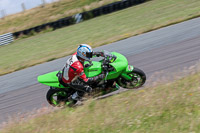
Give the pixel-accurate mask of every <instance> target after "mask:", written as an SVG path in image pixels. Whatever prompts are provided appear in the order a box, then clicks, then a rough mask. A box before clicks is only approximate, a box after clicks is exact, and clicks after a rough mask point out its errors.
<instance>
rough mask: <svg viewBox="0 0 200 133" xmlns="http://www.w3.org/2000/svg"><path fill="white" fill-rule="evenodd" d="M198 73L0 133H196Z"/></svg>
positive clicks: (199, 128) (199, 113) (199, 110)
mask: <svg viewBox="0 0 200 133" xmlns="http://www.w3.org/2000/svg"><path fill="white" fill-rule="evenodd" d="M199 81H200V73H197V74H195V75H191V76H188V77H185V78H183V79H181V80H178V81H175V82H174V83H168V84H165V85H158V86H156V87H148V88H144V89H141V90H130V91H127V92H124V93H121V94H118V95H114V96H112V97H108V98H106V99H102V100H98V101H95V100H89V101H87V102H85V105H83V106H80V107H78V108H73V109H69V108H65V109H60V110H57V111H55V112H53V113H49V114H45V115H42V116H40V117H37V118H34V119H31V120H29V121H27V122H19V123H17V124H11V125H9V126H7V127H6V128H5V129H4V130H3V131H2V133H36V132H37V133H86V132H88V133H117V132H119V133H133V132H135V133H138V132H140V133H144V132H149V133H170V132H173V133H189V132H192V133H198V132H200V102H199V101H200V82H199Z"/></svg>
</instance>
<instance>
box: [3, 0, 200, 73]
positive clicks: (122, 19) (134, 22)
mask: <svg viewBox="0 0 200 133" xmlns="http://www.w3.org/2000/svg"><path fill="white" fill-rule="evenodd" d="M198 16H200V1H199V0H190V1H188V0H173V1H171V0H167V1H166V0H152V1H148V2H146V3H143V4H141V5H137V6H134V7H131V8H128V9H125V10H122V11H118V12H115V13H112V14H108V15H104V16H100V17H98V18H95V19H91V20H88V21H85V22H82V23H80V24H76V25H72V26H69V27H66V28H62V29H59V30H56V31H53V32H48V33H44V34H40V35H36V36H33V37H30V38H26V39H22V40H18V41H15V42H14V43H12V44H10V45H6V46H1V47H0V53H1V56H0V75H3V74H6V73H9V72H13V71H16V70H20V69H23V68H26V67H29V66H32V65H35V64H39V63H43V62H46V61H49V60H52V59H56V58H60V57H64V56H66V55H69V54H71V53H72V52H74V51H75V49H76V48H77V45H79V44H81V43H88V44H90V45H92V47H97V46H100V45H103V44H107V43H111V42H114V41H117V40H120V39H124V38H128V37H131V36H134V35H137V34H141V33H144V32H148V31H151V30H154V29H158V28H160V27H163V26H167V25H170V24H174V23H178V22H181V21H184V20H188V19H191V18H194V17H198Z"/></svg>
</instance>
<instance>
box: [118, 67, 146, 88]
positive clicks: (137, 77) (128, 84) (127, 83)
mask: <svg viewBox="0 0 200 133" xmlns="http://www.w3.org/2000/svg"><path fill="white" fill-rule="evenodd" d="M127 75H128V76H130V77H131V80H127V79H125V78H123V77H122V76H121V77H119V78H118V80H117V83H118V84H119V86H121V87H123V88H126V89H136V88H139V87H141V86H142V85H143V84H144V83H145V81H146V75H145V73H144V72H143V71H142V70H140V69H138V68H134V69H133V71H132V72H130V73H128V74H127Z"/></svg>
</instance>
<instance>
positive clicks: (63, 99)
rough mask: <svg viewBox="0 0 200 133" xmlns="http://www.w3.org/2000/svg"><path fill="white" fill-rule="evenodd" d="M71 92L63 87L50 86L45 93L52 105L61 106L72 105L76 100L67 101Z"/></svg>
mask: <svg viewBox="0 0 200 133" xmlns="http://www.w3.org/2000/svg"><path fill="white" fill-rule="evenodd" d="M71 95H72V92H68V91H66V90H65V89H61V88H54V87H50V89H49V91H48V92H47V94H46V99H47V101H48V103H49V104H50V105H52V106H54V107H63V106H71V105H74V104H75V103H76V102H77V101H75V100H74V101H69V97H70V96H71Z"/></svg>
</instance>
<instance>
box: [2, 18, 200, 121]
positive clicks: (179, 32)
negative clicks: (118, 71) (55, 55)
mask: <svg viewBox="0 0 200 133" xmlns="http://www.w3.org/2000/svg"><path fill="white" fill-rule="evenodd" d="M103 49H105V50H108V51H116V52H120V53H122V54H123V55H125V56H126V57H127V58H128V61H129V64H131V65H134V66H135V67H138V68H140V69H142V70H143V71H144V72H145V73H146V74H147V84H145V85H146V86H148V85H149V84H151V82H150V81H149V80H148V79H149V77H151V76H152V75H153V74H154V73H155V72H158V71H164V72H163V73H162V75H157V76H156V77H155V78H158V79H159V78H161V76H163V75H165V74H166V75H170V74H171V75H173V73H174V72H179V73H181V72H182V71H183V70H184V68H185V67H190V66H193V65H195V64H196V63H197V62H199V59H200V18H196V19H192V20H189V21H186V22H182V23H179V24H176V25H172V26H168V27H165V28H162V29H159V30H156V31H152V32H148V33H145V34H142V35H138V36H135V37H131V38H128V39H125V40H122V41H118V42H115V43H112V44H108V45H104V46H101V47H98V48H96V49H94V51H99V50H103ZM67 58H68V57H65V58H61V59H57V60H54V61H51V62H47V63H44V64H40V65H37V66H33V67H30V68H27V69H24V70H20V71H17V72H14V73H11V74H7V75H4V76H0V123H2V122H5V121H7V120H8V118H9V116H17V115H18V113H21V114H23V113H26V112H30V111H32V110H35V109H38V108H41V107H44V106H48V103H47V102H46V99H45V96H46V92H47V91H48V89H49V87H48V86H45V85H42V84H39V83H37V76H38V75H41V74H44V73H48V72H51V71H55V70H61V68H62V67H63V65H64V63H65V61H66V60H67Z"/></svg>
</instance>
